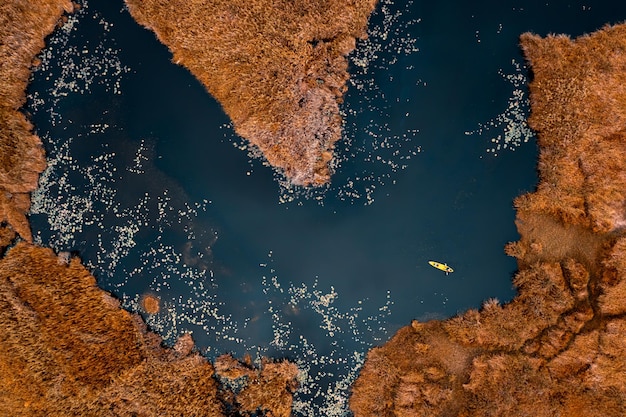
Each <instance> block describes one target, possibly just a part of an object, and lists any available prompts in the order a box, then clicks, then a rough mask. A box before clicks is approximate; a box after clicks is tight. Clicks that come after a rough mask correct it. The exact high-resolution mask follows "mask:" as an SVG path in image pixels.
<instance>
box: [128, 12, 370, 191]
mask: <svg viewBox="0 0 626 417" xmlns="http://www.w3.org/2000/svg"><path fill="white" fill-rule="evenodd" d="M126 4H127V5H128V9H129V10H130V12H131V14H132V16H133V17H134V18H135V19H136V20H137V21H138V22H139V23H140V24H142V25H144V26H145V27H147V28H149V29H151V30H153V31H154V32H155V33H156V36H157V37H158V39H159V40H160V41H161V42H162V43H164V44H165V45H167V46H168V47H169V49H170V50H171V51H172V53H173V58H172V60H173V61H174V62H175V63H178V64H180V65H183V66H185V67H186V68H187V69H189V71H191V73H192V74H193V75H195V76H196V78H197V79H198V80H200V81H201V82H202V84H203V85H204V86H205V87H206V89H207V90H208V91H209V92H210V93H211V94H212V95H213V96H214V97H215V98H216V99H217V100H218V101H219V102H220V103H221V105H222V107H223V109H224V111H225V112H226V114H227V115H228V116H229V117H230V119H231V120H232V122H233V125H234V128H235V131H236V132H237V134H239V135H240V136H242V137H244V138H245V139H247V140H248V141H249V142H250V143H251V144H252V145H254V146H255V147H256V149H258V150H260V152H261V153H262V155H263V156H264V157H265V158H266V160H267V162H268V163H269V164H270V165H272V166H273V167H275V168H277V169H278V170H279V171H280V172H281V173H282V174H284V176H285V177H287V178H288V179H289V180H290V181H291V182H292V183H293V184H297V185H320V184H324V183H326V182H328V181H329V179H330V175H331V171H332V168H331V165H332V164H331V161H332V159H333V149H334V144H335V142H337V141H338V140H339V139H340V137H341V127H342V118H341V116H340V113H339V106H338V103H339V102H341V100H342V97H343V95H344V93H345V91H346V81H347V80H348V77H349V75H348V72H347V69H348V61H347V58H346V55H348V53H349V52H350V51H352V50H353V49H354V47H355V40H356V39H357V38H361V37H364V36H366V28H367V21H368V17H369V15H370V14H371V12H372V11H373V9H374V7H375V4H376V0H314V1H311V0H271V1H270V0H170V1H160V0H126ZM210 135H211V134H210V132H207V137H209V136H210Z"/></svg>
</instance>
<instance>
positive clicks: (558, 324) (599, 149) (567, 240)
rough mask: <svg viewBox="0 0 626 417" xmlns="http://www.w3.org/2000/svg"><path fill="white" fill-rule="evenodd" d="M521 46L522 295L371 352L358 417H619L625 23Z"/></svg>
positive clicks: (624, 402)
mask: <svg viewBox="0 0 626 417" xmlns="http://www.w3.org/2000/svg"><path fill="white" fill-rule="evenodd" d="M521 45H522V49H523V51H524V53H525V55H526V58H527V59H528V61H529V63H530V65H531V67H532V71H533V73H534V79H533V81H532V82H531V84H530V92H531V111H532V114H531V117H530V118H529V125H530V127H531V128H533V129H534V130H535V131H536V132H537V134H538V139H539V147H540V155H539V174H540V182H539V185H538V187H537V190H536V192H534V193H530V194H526V195H522V196H520V197H519V198H518V199H517V200H516V201H515V205H516V208H517V220H516V224H517V227H518V231H519V233H520V235H521V239H520V241H518V242H515V243H510V244H509V245H508V246H507V248H506V251H507V253H508V254H509V255H511V256H515V257H516V258H517V259H518V265H519V272H518V273H517V275H516V276H515V279H514V284H515V286H516V287H517V290H518V295H517V297H516V298H515V299H514V300H513V301H511V302H510V303H508V304H506V305H500V303H499V302H498V301H497V300H488V301H486V302H485V303H484V304H483V307H482V309H481V310H480V311H477V310H469V311H467V312H466V313H464V314H461V315H459V316H457V317H454V318H451V319H449V320H446V321H431V322H427V323H419V322H417V321H414V322H413V323H412V324H411V325H410V326H407V327H405V328H402V329H401V330H400V331H398V333H397V334H396V335H395V336H394V337H393V338H392V339H391V340H390V341H389V342H388V343H387V344H385V345H384V346H382V347H380V348H375V349H373V350H372V351H370V353H369V354H368V357H367V360H366V362H365V365H364V367H363V369H362V371H361V374H360V376H359V378H358V379H357V381H356V382H355V384H354V386H353V394H352V397H351V400H350V407H351V409H352V410H353V412H354V415H355V417H365V416H377V417H382V416H403V417H409V416H526V415H533V416H546V417H548V416H558V415H560V416H586V417H589V416H597V417H600V416H603V417H607V416H615V417H617V416H623V415H626V372H624V369H626V345H625V344H624V337H625V336H624V335H626V316H625V314H626V234H625V233H624V230H625V227H626V127H625V126H626V54H625V53H624V51H626V25H624V24H622V25H618V26H612V27H608V26H607V27H605V28H603V29H602V30H599V31H598V32H595V33H593V34H591V35H586V36H583V37H580V38H578V39H576V40H572V39H570V38H568V37H567V36H564V35H559V36H548V37H547V38H544V39H542V38H540V37H539V36H536V35H533V34H529V33H526V34H524V35H522V37H521Z"/></svg>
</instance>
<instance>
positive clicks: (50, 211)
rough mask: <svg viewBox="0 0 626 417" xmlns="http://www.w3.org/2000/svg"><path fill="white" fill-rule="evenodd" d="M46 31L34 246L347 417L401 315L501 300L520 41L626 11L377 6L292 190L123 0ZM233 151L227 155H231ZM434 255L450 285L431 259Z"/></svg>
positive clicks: (507, 264) (510, 233)
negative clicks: (306, 177)
mask: <svg viewBox="0 0 626 417" xmlns="http://www.w3.org/2000/svg"><path fill="white" fill-rule="evenodd" d="M84 5H85V7H84V8H83V9H82V11H81V12H80V13H78V14H77V15H75V16H73V17H72V18H71V19H70V21H69V23H68V24H67V25H66V26H65V27H64V28H63V29H61V30H60V31H59V32H57V33H56V34H55V35H54V36H53V37H52V39H51V44H50V46H49V47H48V48H47V49H46V51H45V52H44V56H43V61H44V64H43V66H42V68H41V69H40V70H39V71H37V72H36V73H35V74H34V77H33V81H32V84H31V86H30V99H29V103H28V106H27V110H28V111H29V112H30V113H31V114H32V119H33V121H34V123H35V125H36V128H37V131H38V133H39V134H40V135H41V136H42V137H43V139H44V142H45V146H46V151H47V153H48V159H49V168H48V170H47V171H46V172H45V173H44V175H43V176H42V180H41V181H40V189H39V190H38V191H37V193H36V194H35V195H34V203H33V209H32V214H31V220H32V224H33V228H34V230H35V233H36V236H37V239H39V241H40V242H41V243H43V244H45V245H49V246H52V247H54V248H56V249H58V250H71V251H74V252H75V253H76V254H77V255H79V256H80V257H81V258H82V259H83V260H84V262H85V263H86V264H88V265H89V267H90V268H91V270H92V271H93V272H94V274H95V275H96V277H97V278H98V281H99V283H100V285H101V286H102V287H104V288H105V289H108V290H110V291H112V292H113V293H115V294H116V295H117V296H118V297H120V298H121V299H122V301H123V304H124V306H125V307H126V308H129V309H131V310H134V311H138V310H139V305H138V303H139V299H140V296H141V295H142V294H146V293H152V294H155V295H158V296H159V297H160V298H161V301H162V310H161V312H160V313H159V314H157V315H154V316H146V320H147V322H148V323H149V325H150V326H151V327H152V328H153V329H154V330H156V331H158V332H159V333H160V334H162V335H163V337H164V338H165V340H166V342H167V343H172V342H173V341H174V340H175V338H176V337H177V336H179V335H180V334H181V333H183V332H187V331H191V332H193V336H194V339H195V340H196V342H197V344H198V345H199V346H200V348H201V349H202V351H203V352H205V353H206V354H207V356H208V357H210V358H212V357H214V356H216V355H218V354H221V353H224V352H234V353H235V354H237V355H243V354H244V353H246V352H250V353H252V354H253V355H272V356H276V357H287V358H290V359H291V360H294V361H295V362H296V363H298V365H299V366H300V368H301V370H302V374H301V376H300V379H301V383H302V388H301V390H300V391H299V392H298V394H297V396H296V399H297V401H296V403H295V407H294V409H295V412H296V414H298V415H328V416H335V415H337V416H339V415H343V413H344V412H345V410H346V398H347V394H348V390H347V388H348V386H349V384H350V383H351V382H352V380H353V379H354V378H355V376H356V375H357V373H358V369H359V367H360V366H361V364H362V362H363V359H364V355H365V354H366V352H367V350H368V349H369V348H371V347H372V346H375V345H377V344H380V343H383V342H384V341H385V340H387V339H388V338H389V337H390V336H391V335H392V334H393V332H394V331H395V330H397V329H398V328H399V327H400V326H403V325H406V324H408V323H409V322H410V320H411V319H414V318H418V319H420V320H427V319H430V318H444V317H449V316H451V315H454V314H456V313H457V312H460V311H463V310H465V309H467V308H477V307H480V305H481V303H482V301H483V300H485V299H487V298H492V297H496V298H498V299H500V300H501V301H503V302H505V301H508V300H510V299H511V298H512V297H513V296H514V290H513V288H512V285H511V277H512V274H513V273H514V271H515V269H516V264H515V261H514V259H512V258H508V257H507V256H506V255H505V254H504V252H503V247H504V245H505V244H506V243H507V242H509V241H514V240H517V238H518V235H517V233H516V230H515V226H514V223H513V221H514V216H515V213H514V211H513V198H514V197H515V196H517V195H519V194H521V193H524V192H528V191H532V190H533V188H534V185H535V184H536V181H537V178H536V172H535V163H536V155H537V149H536V145H535V141H534V137H533V136H532V132H530V130H529V129H528V127H527V125H526V124H525V117H526V116H527V115H528V99H527V97H528V95H527V91H526V82H527V80H528V78H529V76H530V75H529V72H528V70H527V69H526V68H525V66H524V59H523V57H522V56H521V54H520V50H519V48H518V46H517V44H518V37H519V35H520V34H521V33H523V32H526V31H532V32H535V33H538V34H540V35H546V34H548V33H561V32H564V33H569V34H572V35H574V36H578V35H581V34H583V33H586V32H590V31H593V30H596V29H598V28H600V27H601V26H603V25H604V24H605V23H617V22H619V21H621V20H622V19H624V18H625V17H626V4H624V5H619V4H617V3H614V2H609V1H602V2H594V4H593V6H591V7H589V6H587V5H585V3H582V2H564V1H557V2H550V3H549V4H545V3H539V2H517V3H516V5H515V6H510V5H509V6H507V5H503V4H501V3H500V2H481V3H473V4H469V3H467V2H454V3H452V2H448V3H435V2H431V3H422V2H409V3H404V2H400V1H398V2H396V3H393V2H391V1H383V2H381V4H380V5H379V8H378V10H377V12H376V13H375V14H374V16H373V17H372V20H371V25H370V36H369V38H368V40H367V41H363V42H361V43H360V44H359V46H358V49H357V50H356V51H355V52H354V53H353V55H352V56H351V73H352V74H353V77H352V80H351V84H350V89H349V91H348V94H347V97H346V101H345V104H344V106H343V111H344V113H345V129H344V138H343V140H342V141H341V142H340V145H339V158H338V160H339V164H338V166H337V169H336V173H335V175H334V176H333V179H332V183H331V184H330V185H329V186H328V187H323V188H320V189H314V190H306V189H299V188H293V187H289V186H287V185H285V184H284V181H283V180H282V178H281V177H280V175H277V174H276V173H274V172H273V171H272V169H270V168H268V167H267V166H265V165H264V164H263V163H262V161H261V160H259V159H257V158H251V157H250V155H249V152H248V150H247V149H245V141H243V140H242V139H241V138H238V137H236V135H234V133H233V131H232V128H231V127H230V126H229V120H228V118H227V117H226V116H225V115H224V113H223V112H222V110H221V108H220V106H219V104H218V103H216V102H215V100H213V99H212V98H211V96H209V95H208V94H207V93H206V92H205V90H204V88H203V87H202V86H201V85H200V84H199V83H198V82H197V81H196V80H195V78H194V77H193V76H192V75H191V74H189V73H188V72H187V71H186V70H185V69H184V68H182V67H179V66H176V65H174V64H172V63H171V62H170V58H171V54H170V53H169V52H168V51H167V49H166V48H165V47H164V46H163V45H161V44H159V43H158V42H157V41H156V39H155V37H154V35H153V34H152V33H151V32H148V31H146V30H144V29H142V28H141V27H139V26H138V25H136V24H135V23H134V21H133V20H132V19H131V17H130V16H129V14H128V13H127V11H125V10H124V8H123V4H122V3H121V2H120V1H105V0H97V1H96V0H89V2H88V3H84ZM241 148H243V149H241ZM431 259H434V260H438V261H441V262H447V263H448V264H449V265H451V266H452V267H454V269H455V272H454V273H453V274H450V275H447V276H446V275H445V274H443V273H442V272H440V271H438V270H435V269H433V268H431V267H430V266H429V265H428V261H429V260H431Z"/></svg>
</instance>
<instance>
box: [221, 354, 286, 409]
mask: <svg viewBox="0 0 626 417" xmlns="http://www.w3.org/2000/svg"><path fill="white" fill-rule="evenodd" d="M248 362H250V360H249V358H248ZM215 369H216V372H217V374H218V375H219V376H220V377H221V378H224V379H230V380H236V379H239V378H243V377H245V379H246V380H245V385H244V387H243V388H242V389H241V390H240V391H239V392H237V393H236V394H234V395H231V396H230V398H228V400H227V402H228V403H230V406H231V407H237V408H239V410H240V412H243V413H246V415H247V414H248V413H250V414H254V413H255V412H257V410H262V411H263V413H265V414H264V415H268V416H273V417H289V416H290V415H291V404H292V395H293V393H294V392H295V390H296V388H297V387H298V384H297V381H296V377H297V375H298V368H297V367H296V365H294V364H293V363H290V362H286V361H283V362H270V361H263V363H262V366H261V369H256V368H254V367H252V365H251V363H242V362H239V361H237V360H235V359H233V358H232V357H231V356H229V355H223V356H220V357H219V358H217V360H216V361H215Z"/></svg>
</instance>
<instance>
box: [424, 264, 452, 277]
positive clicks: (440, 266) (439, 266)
mask: <svg viewBox="0 0 626 417" xmlns="http://www.w3.org/2000/svg"><path fill="white" fill-rule="evenodd" d="M428 263H429V264H430V266H432V267H433V268H437V269H440V270H442V271H443V272H445V273H446V275H447V274H449V273H450V272H454V269H452V268H450V267H449V266H448V265H446V264H442V263H441V262H435V261H428Z"/></svg>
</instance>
